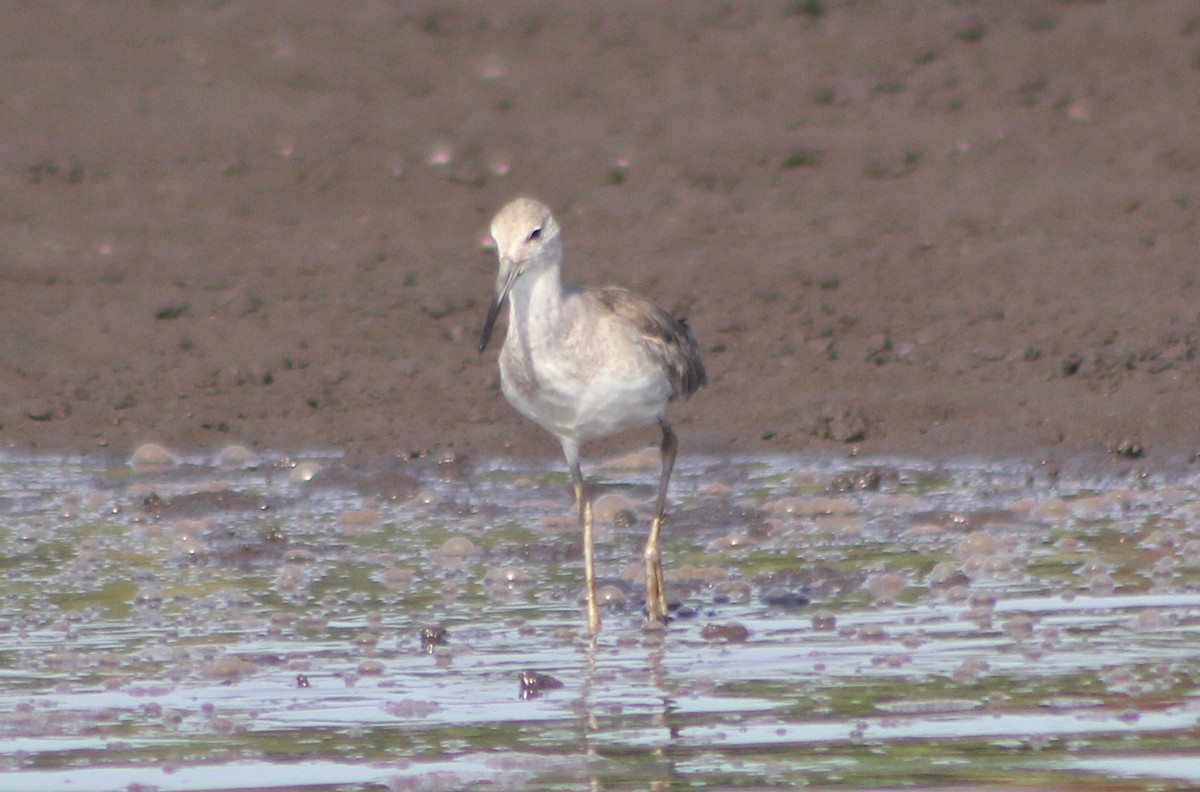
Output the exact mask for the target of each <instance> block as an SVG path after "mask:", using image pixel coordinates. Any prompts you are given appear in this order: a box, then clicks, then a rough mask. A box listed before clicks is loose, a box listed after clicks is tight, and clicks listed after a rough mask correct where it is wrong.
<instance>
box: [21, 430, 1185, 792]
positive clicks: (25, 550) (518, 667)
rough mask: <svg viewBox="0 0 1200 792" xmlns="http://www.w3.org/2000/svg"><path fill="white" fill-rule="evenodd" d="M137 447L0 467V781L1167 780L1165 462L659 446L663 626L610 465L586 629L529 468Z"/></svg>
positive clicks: (559, 530)
mask: <svg viewBox="0 0 1200 792" xmlns="http://www.w3.org/2000/svg"><path fill="white" fill-rule="evenodd" d="M151 456H152V455H149V454H147V455H145V456H142V457H138V458H137V459H136V460H135V463H136V464H135V465H134V466H133V467H131V466H129V465H116V466H112V467H104V466H103V465H101V464H100V463H97V462H94V461H78V460H52V459H23V460H18V459H10V460H7V461H5V462H3V463H0V517H2V522H0V566H2V567H3V570H4V578H3V583H2V584H0V595H2V596H0V790H33V789H71V790H107V789H127V788H131V787H133V788H136V785H141V786H142V787H155V788H160V789H178V790H183V789H220V788H238V789H244V788H263V789H267V788H297V787H307V788H329V789H333V788H337V789H353V788H385V789H457V788H462V787H466V786H483V787H485V788H546V789H559V788H571V787H602V788H646V787H648V786H653V785H660V786H661V785H670V786H672V787H673V788H674V787H680V788H682V787H687V788H691V787H721V788H731V787H748V786H759V787H761V786H769V785H780V784H802V783H803V784H812V785H821V786H829V787H842V788H860V787H866V786H898V785H906V784H918V785H921V786H924V787H938V786H956V787H959V788H962V787H971V788H996V789H1000V788H1005V787H1010V786H1012V787H1015V786H1021V787H1022V788H1034V787H1036V788H1055V789H1063V788H1072V787H1081V788H1082V787H1087V786H1088V785H1089V784H1093V783H1094V782H1095V779H1096V777H1097V776H1102V777H1112V776H1122V777H1124V778H1125V780H1124V781H1123V782H1122V783H1123V784H1124V785H1125V788H1130V789H1137V788H1146V789H1150V788H1154V789H1162V788H1171V787H1172V786H1178V787H1180V788H1184V787H1187V786H1188V785H1190V784H1195V783H1196V782H1198V781H1200V747H1197V746H1200V484H1198V482H1197V481H1196V480H1195V479H1194V477H1193V476H1192V475H1191V474H1185V473H1181V474H1179V475H1176V476H1167V475H1156V476H1145V475H1142V476H1136V475H1133V474H1131V473H1129V472H1122V471H1115V470H1114V471H1109V472H1107V473H1105V474H1101V473H1096V472H1093V473H1090V474H1087V475H1085V474H1082V473H1080V474H1068V473H1061V472H1048V471H1047V470H1046V469H1045V468H1044V467H1041V466H1034V465H1025V464H1018V463H1011V464H1005V465H987V464H982V463H966V462H963V463H959V464H954V465H931V464H926V463H907V462H894V461H889V462H877V463H873V464H866V463H862V462H861V461H857V460H856V461H853V462H847V461H831V460H823V461H812V460H805V459H801V458H785V457H774V458H758V459H733V460H715V459H704V460H696V459H695V458H692V459H687V460H681V463H680V466H679V468H678V469H677V472H676V476H675V479H674V481H673V488H672V501H673V505H672V511H671V515H670V519H669V522H668V525H667V530H666V537H667V540H666V541H667V543H666V551H667V555H666V565H667V569H668V592H669V595H670V597H671V599H672V600H674V601H676V602H677V603H678V604H679V605H680V609H679V611H678V616H677V618H676V619H675V620H674V621H672V623H671V624H670V626H669V628H668V629H667V630H666V631H665V632H664V631H655V630H646V629H645V628H644V627H643V625H642V623H641V622H642V619H641V610H640V607H641V606H640V601H639V593H640V589H639V587H640V574H641V572H640V565H639V564H638V563H637V559H638V557H639V555H638V551H639V546H640V542H641V540H642V538H643V533H644V531H645V528H646V526H647V523H648V518H649V506H650V500H651V497H652V489H653V487H652V485H653V481H654V477H655V471H654V469H653V465H654V463H655V459H654V457H653V455H650V456H641V455H639V456H635V457H631V458H626V459H621V460H612V461H610V462H609V463H608V464H607V465H604V466H597V467H596V468H595V469H594V473H595V476H596V478H597V479H599V481H600V482H601V490H602V491H603V492H604V493H605V498H604V501H603V503H598V504H597V514H598V517H599V520H600V523H599V524H598V526H597V527H598V556H599V559H598V561H599V567H600V575H601V578H602V581H601V583H602V585H603V586H604V587H605V592H606V595H607V597H608V599H609V604H608V606H607V608H606V610H605V613H604V616H605V627H604V631H603V632H602V634H601V635H600V637H599V639H598V640H597V641H596V642H595V643H592V642H591V641H589V640H588V638H587V635H586V632H585V630H584V620H583V615H582V609H581V607H580V604H579V595H580V593H581V592H580V588H581V587H580V581H581V568H582V561H581V558H580V550H579V536H578V530H577V528H576V526H575V522H574V518H573V516H572V508H571V503H570V494H569V486H568V479H567V477H566V476H565V474H564V473H562V471H561V470H560V469H559V468H558V467H557V466H556V465H554V464H550V463H547V464H546V465H538V464H533V463H529V462H513V461H511V460H492V461H482V462H480V461H470V460H462V459H449V460H442V461H437V462H435V461H429V460H395V461H393V462H390V463H372V464H355V463H352V462H349V461H346V460H343V459H340V458H338V457H336V456H332V455H326V456H321V455H314V456H312V457H309V458H305V459H303V460H299V461H297V460H289V459H278V458H257V457H255V456H254V455H249V454H246V453H232V452H229V453H225V454H222V455H219V456H218V457H215V458H214V459H212V460H207V459H191V460H187V459H184V460H180V459H178V458H173V457H170V456H167V457H160V458H157V459H156V460H155V459H152V458H151ZM425 628H442V629H444V630H445V633H444V636H443V635H442V634H441V633H440V632H438V631H437V630H434V631H432V632H430V633H428V634H427V635H426V640H425V641H424V642H423V641H422V630H423V629H425ZM443 638H444V640H443ZM528 671H534V672H537V673H538V674H541V675H543V676H542V677H539V679H541V680H542V681H543V682H545V684H541V683H539V684H538V685H535V686H534V687H533V688H532V689H527V690H526V695H525V696H524V697H523V696H522V695H521V693H522V686H521V678H522V674H523V673H525V672H528ZM547 678H549V679H552V680H554V681H556V682H557V683H560V685H556V684H552V683H550V682H546V679H547ZM1081 770H1082V771H1084V772H1083V773H1080V771H1081Z"/></svg>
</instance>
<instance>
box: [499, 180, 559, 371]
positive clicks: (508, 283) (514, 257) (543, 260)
mask: <svg viewBox="0 0 1200 792" xmlns="http://www.w3.org/2000/svg"><path fill="white" fill-rule="evenodd" d="M491 232H492V240H493V241H494V242H495V243H496V255H497V256H498V257H499V258H500V272H499V274H498V276H497V278H496V292H495V294H494V296H493V297H492V302H491V305H489V306H488V313H487V319H486V320H485V321H484V325H483V332H482V333H481V334H480V336H479V351H480V352H482V351H483V350H484V349H485V348H486V347H487V343H488V339H489V338H491V335H492V327H493V326H494V325H495V323H496V317H497V316H499V315H500V309H501V308H503V307H504V301H505V299H506V298H507V297H508V293H509V291H511V290H512V287H513V284H515V283H516V282H517V280H518V279H519V278H520V277H521V276H522V275H524V274H526V273H529V272H534V271H538V270H541V269H543V268H546V267H557V266H558V265H559V263H560V262H561V261H562V240H561V238H560V237H559V233H558V223H556V222H554V216H553V215H552V214H550V210H549V209H548V208H547V207H546V205H545V204H543V203H541V202H540V201H535V200H533V199H532V198H517V199H516V200H515V201H512V202H510V203H509V204H508V205H506V206H505V207H504V208H503V209H501V210H500V211H499V213H497V215H496V217H495V218H494V219H493V220H492V228H491Z"/></svg>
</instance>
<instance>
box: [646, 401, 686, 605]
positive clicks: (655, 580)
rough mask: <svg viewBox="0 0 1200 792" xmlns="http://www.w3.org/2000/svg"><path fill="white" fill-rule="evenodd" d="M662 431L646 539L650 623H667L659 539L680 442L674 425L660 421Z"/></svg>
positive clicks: (647, 594) (665, 591)
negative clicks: (659, 471)
mask: <svg viewBox="0 0 1200 792" xmlns="http://www.w3.org/2000/svg"><path fill="white" fill-rule="evenodd" d="M659 425H660V426H661V427H662V433H663V439H662V475H661V476H660V478H659V481H658V499H657V500H656V501H655V503H654V519H653V520H652V521H651V522H650V535H649V536H647V537H646V549H645V552H644V553H643V554H642V556H643V558H644V559H645V562H646V618H647V619H649V620H650V621H651V622H656V623H663V624H665V623H666V621H667V588H666V584H665V583H664V582H663V571H662V550H661V549H660V547H659V536H660V534H661V533H662V523H663V515H664V513H665V512H666V509H667V485H668V484H669V483H670V481H671V470H672V469H673V468H674V467H675V452H676V450H677V449H678V448H679V441H678V440H677V439H676V437H675V432H673V431H672V430H671V425H670V424H669V423H667V422H666V421H665V420H660V421H659Z"/></svg>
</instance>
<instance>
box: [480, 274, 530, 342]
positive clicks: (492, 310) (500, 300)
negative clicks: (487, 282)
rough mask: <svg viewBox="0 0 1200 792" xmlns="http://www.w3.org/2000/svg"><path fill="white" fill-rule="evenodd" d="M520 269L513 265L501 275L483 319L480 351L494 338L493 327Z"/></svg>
mask: <svg viewBox="0 0 1200 792" xmlns="http://www.w3.org/2000/svg"><path fill="white" fill-rule="evenodd" d="M519 271H520V269H519V268H518V267H517V266H515V265H513V266H509V267H508V268H507V271H506V272H505V273H504V274H502V275H501V276H500V277H501V278H502V281H501V282H500V283H499V284H498V288H497V289H496V296H495V297H493V298H492V302H491V304H490V305H488V312H487V318H486V319H484V320H483V332H482V333H480V334H479V352H480V354H483V350H485V349H487V345H488V341H490V340H491V338H492V328H494V327H495V326H496V317H498V316H500V309H501V308H503V307H504V300H505V299H507V298H508V290H509V289H511V288H512V285H513V281H515V280H516V279H517V274H518V273H519Z"/></svg>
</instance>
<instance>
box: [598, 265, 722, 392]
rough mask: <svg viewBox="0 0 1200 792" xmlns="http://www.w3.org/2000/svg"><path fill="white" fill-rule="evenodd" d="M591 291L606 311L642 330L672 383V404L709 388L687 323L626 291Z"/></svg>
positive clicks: (648, 344) (642, 336)
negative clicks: (704, 388)
mask: <svg viewBox="0 0 1200 792" xmlns="http://www.w3.org/2000/svg"><path fill="white" fill-rule="evenodd" d="M588 291H589V293H590V294H591V295H592V296H594V297H595V299H596V301H597V302H598V303H599V304H600V305H602V306H603V307H604V308H606V309H608V310H609V311H612V312H613V313H614V314H616V315H617V316H619V317H621V318H622V319H624V320H625V321H627V322H628V323H629V324H630V325H632V326H633V327H636V328H638V330H639V331H640V334H641V340H642V343H643V344H644V345H645V348H646V351H647V352H648V353H649V354H650V355H651V356H652V357H653V358H654V359H655V360H657V361H658V362H659V363H660V364H661V365H662V367H663V370H664V371H665V372H666V373H667V377H668V379H670V381H671V399H672V401H673V400H675V399H679V398H683V399H686V398H688V397H689V396H691V395H692V394H693V393H695V392H696V391H697V390H699V389H700V388H703V387H704V386H705V385H707V384H708V374H707V373H706V372H705V371H704V362H703V361H702V360H701V359H700V346H699V344H697V343H696V338H695V336H693V335H692V330H691V328H690V327H688V325H687V322H686V321H684V320H682V319H676V318H675V317H674V316H672V315H671V314H670V313H668V312H667V311H665V310H663V309H662V308H660V307H658V306H657V305H655V304H654V303H652V302H650V301H649V300H647V299H645V298H644V297H640V296H638V295H636V294H634V293H633V292H631V291H627V290H625V289H618V288H615V287H609V288H603V289H589V290H588Z"/></svg>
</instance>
